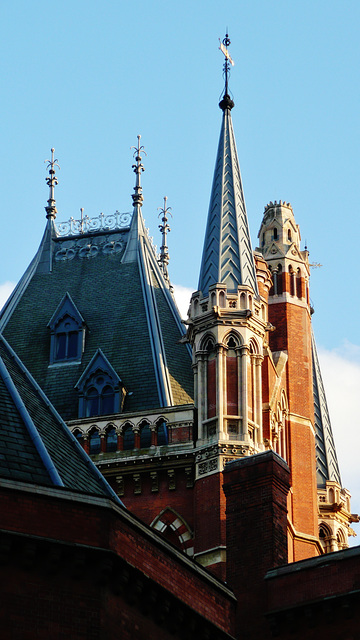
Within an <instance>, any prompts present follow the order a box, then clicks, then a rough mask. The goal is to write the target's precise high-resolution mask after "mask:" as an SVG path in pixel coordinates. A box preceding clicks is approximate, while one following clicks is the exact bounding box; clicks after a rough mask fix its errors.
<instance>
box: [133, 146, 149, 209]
mask: <svg viewBox="0 0 360 640" xmlns="http://www.w3.org/2000/svg"><path fill="white" fill-rule="evenodd" d="M137 139H138V143H137V147H131V149H135V151H134V158H135V160H136V164H133V165H132V168H133V169H134V173H136V181H135V187H134V191H135V193H134V194H132V196H131V197H132V199H133V203H134V206H136V205H139V206H140V207H141V205H142V203H143V200H144V198H143V195H142V187H141V180H140V177H141V174H142V173H143V171H145V168H144V165H143V164H142V162H141V160H142V157H141V154H143V155H145V156H146V155H147V154H146V151H145V150H144V147H143V146H140V139H141V136H140V135H138V136H137Z"/></svg>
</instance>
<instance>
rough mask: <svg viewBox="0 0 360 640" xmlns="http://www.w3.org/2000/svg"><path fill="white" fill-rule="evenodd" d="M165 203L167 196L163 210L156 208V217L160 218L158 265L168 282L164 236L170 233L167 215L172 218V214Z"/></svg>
mask: <svg viewBox="0 0 360 640" xmlns="http://www.w3.org/2000/svg"><path fill="white" fill-rule="evenodd" d="M166 203H167V196H165V197H164V207H163V208H161V207H158V210H159V211H160V213H159V215H158V217H159V218H160V216H162V218H161V222H162V224H159V229H160V231H161V233H162V245H161V247H160V256H159V265H160V268H161V270H162V272H163V274H164V276H165V279H166V280H167V281H169V274H168V270H167V265H168V264H169V260H170V256H169V250H168V247H167V244H166V235H167V233H170V231H171V229H170V227H169V225H168V217H167V214H168V213H169V214H170V215H171V217H172V213H171V207H167V206H166Z"/></svg>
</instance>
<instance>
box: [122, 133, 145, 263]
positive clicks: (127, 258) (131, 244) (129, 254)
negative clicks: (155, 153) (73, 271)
mask: <svg viewBox="0 0 360 640" xmlns="http://www.w3.org/2000/svg"><path fill="white" fill-rule="evenodd" d="M140 139H141V135H138V136H137V140H138V141H137V146H136V147H130V148H131V149H135V151H134V154H133V155H134V158H135V160H136V164H133V165H132V168H133V169H134V173H135V175H136V180H135V187H134V191H135V193H133V194H132V196H131V197H132V200H133V205H134V210H133V215H132V220H131V225H130V230H129V238H128V242H127V245H126V249H125V252H124V255H123V258H122V262H134V261H137V259H138V242H139V237H140V236H144V234H145V227H144V220H143V217H142V213H141V206H142V203H143V201H144V198H143V194H142V186H141V174H142V173H143V171H145V168H144V165H143V164H142V162H141V161H142V155H145V156H146V155H147V154H146V151H145V150H144V147H143V146H142V145H140Z"/></svg>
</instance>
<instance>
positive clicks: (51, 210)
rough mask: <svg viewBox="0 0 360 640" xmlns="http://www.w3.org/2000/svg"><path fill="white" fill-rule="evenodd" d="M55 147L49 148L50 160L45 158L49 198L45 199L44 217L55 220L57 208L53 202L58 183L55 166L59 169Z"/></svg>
mask: <svg viewBox="0 0 360 640" xmlns="http://www.w3.org/2000/svg"><path fill="white" fill-rule="evenodd" d="M54 153H55V149H54V148H52V149H51V160H45V162H47V163H48V164H47V167H46V168H47V169H49V176H48V177H47V178H45V180H46V184H47V185H48V187H49V199H48V201H47V203H48V204H47V207H45V211H46V217H47V218H53V219H54V220H55V218H56V214H57V210H56V202H55V187H56V185H57V184H58V179H57V177H56V175H55V167H58V169H60V165H59V164H58V159H57V158H54Z"/></svg>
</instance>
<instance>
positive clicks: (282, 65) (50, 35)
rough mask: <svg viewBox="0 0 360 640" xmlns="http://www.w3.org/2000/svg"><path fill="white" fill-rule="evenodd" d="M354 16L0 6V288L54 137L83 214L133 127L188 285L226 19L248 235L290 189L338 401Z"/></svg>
mask: <svg viewBox="0 0 360 640" xmlns="http://www.w3.org/2000/svg"><path fill="white" fill-rule="evenodd" d="M359 22H360V3H358V2H357V1H353V0H347V2H346V3H340V2H337V1H334V0H327V1H326V2H325V1H322V0H312V1H311V2H310V1H302V2H296V1H295V2H289V1H288V0H286V1H277V0H272V1H270V0H269V1H265V0H262V1H261V0H252V1H251V2H250V1H247V2H246V1H244V2H239V1H238V0H237V1H234V0H228V1H227V2H226V3H220V2H218V1H216V2H214V1H212V0H208V1H206V2H205V0H198V1H196V0H192V2H189V1H188V0H185V1H183V2H181V3H178V2H176V3H175V2H172V1H171V0H168V1H167V2H160V1H159V0H152V1H151V2H149V1H147V2H146V1H144V0H138V2H136V3H130V2H124V1H121V0H117V1H116V2H115V1H107V0H105V1H103V2H98V1H91V0H88V1H87V2H84V1H83V0H75V1H74V0H73V1H72V2H69V1H67V0H63V2H61V3H48V2H41V1H36V0H34V1H33V2H32V3H28V2H25V1H19V0H18V1H17V0H14V1H13V2H12V3H11V4H10V3H2V6H1V8H0V35H1V38H0V49H1V50H0V73H1V85H0V98H1V106H2V110H1V111H2V114H1V121H0V134H1V136H0V140H1V159H2V161H1V170H0V210H1V215H2V243H1V252H0V284H1V283H4V282H6V281H9V282H10V283H11V282H16V281H17V280H18V279H19V278H20V276H21V275H22V273H23V271H24V270H25V268H26V266H27V264H28V263H29V261H30V259H31V258H32V256H33V255H34V253H35V251H36V248H37V246H38V244H39V242H40V238H41V235H42V232H43V229H44V225H45V212H44V206H45V205H46V200H47V197H48V190H47V186H46V183H45V176H46V173H45V165H44V160H45V159H46V158H48V157H49V154H50V148H51V147H52V146H54V147H55V149H56V157H57V158H58V159H59V164H60V166H61V170H60V172H59V176H58V177H59V186H58V187H57V189H56V199H57V208H58V212H59V213H58V220H59V221H61V220H67V219H68V218H69V217H70V216H73V217H75V218H76V217H78V216H79V210H80V207H84V209H85V213H86V214H87V215H89V216H96V215H98V214H99V213H100V212H104V213H112V212H113V211H115V210H116V209H118V210H119V211H128V210H131V193H132V189H133V184H134V174H133V173H132V170H131V164H132V155H131V151H130V147H131V146H132V145H134V144H136V136H137V134H138V133H140V134H141V135H142V143H143V144H144V146H145V149H146V152H147V154H148V155H147V157H146V158H145V160H144V164H145V168H146V172H145V173H144V175H143V187H144V200H145V201H144V207H143V212H144V216H145V219H146V223H147V226H148V227H149V228H150V231H151V235H153V236H154V240H155V242H156V243H157V244H158V246H159V245H160V234H159V232H158V228H157V225H158V223H159V221H158V219H157V215H158V211H157V208H158V207H161V206H162V204H163V197H164V195H167V196H168V205H169V206H170V207H172V213H173V216H174V217H173V219H172V220H171V228H172V231H171V233H170V236H169V251H170V257H171V261H170V266H169V270H170V275H171V279H172V281H173V282H174V283H175V284H178V285H182V286H183V287H186V288H189V289H191V290H192V289H196V288H197V278H198V272H199V265H200V259H201V250H202V242H203V236H204V230H205V222H206V216H207V208H208V202H209V197H210V189H211V180H212V173H213V169H214V161H215V154H216V148H217V142H218V135H219V130H220V122H221V112H220V110H219V108H218V101H219V97H220V94H221V91H222V87H223V79H222V54H221V53H220V52H219V50H218V38H219V37H221V38H222V37H223V36H224V33H225V30H226V27H228V29H229V34H230V38H231V41H232V44H231V47H230V51H231V55H232V57H233V59H234V60H235V67H234V68H233V69H232V73H231V79H230V89H231V91H232V94H233V98H234V101H235V108H234V110H233V112H232V114H233V123H234V129H235V135H236V138H237V145H238V153H239V159H240V165H241V171H242V177H243V185H244V190H245V198H246V202H247V210H248V216H249V223H250V228H251V232H252V239H253V245H254V246H256V236H257V232H258V229H259V226H260V222H261V216H262V212H263V210H264V206H265V205H266V204H267V203H268V202H269V201H270V200H275V199H276V200H279V199H282V200H286V201H290V202H291V203H292V205H293V208H294V214H295V218H296V221H297V223H298V224H299V225H300V228H301V234H302V239H303V244H304V243H305V240H306V242H307V246H308V248H309V250H310V260H311V261H313V262H316V263H321V264H322V265H323V266H322V267H321V268H318V269H314V270H313V272H312V279H311V298H312V301H313V304H314V307H315V315H314V329H315V334H316V338H317V342H318V345H319V347H320V350H321V351H322V352H323V353H324V354H325V355H328V356H329V357H330V358H331V357H332V358H333V359H332V360H330V361H326V367H325V368H326V371H324V367H323V375H324V379H325V382H326V383H327V381H326V378H327V377H328V378H329V380H330V375H329V374H330V373H332V374H333V373H334V372H335V383H334V384H335V392H336V393H335V395H334V394H333V391H332V388H331V384H332V382H331V381H330V382H329V385H330V393H331V395H332V396H333V395H334V397H335V399H336V407H338V406H340V405H341V398H342V397H345V396H346V393H347V392H348V391H349V390H348V389H347V390H344V391H342V390H340V391H339V388H338V389H336V385H338V384H339V383H338V381H337V380H336V379H337V378H338V379H339V377H340V375H338V376H337V375H336V372H339V373H340V368H341V364H340V363H341V362H342V363H344V366H345V368H346V367H347V365H348V364H349V363H350V364H351V365H352V366H353V367H354V369H352V371H353V373H352V374H348V376H345V378H347V379H348V381H349V382H351V384H354V380H359V381H360V346H359V336H358V318H359V284H358V278H357V268H358V265H357V262H358V258H357V250H356V246H357V239H358V238H357V236H358V216H359V213H358V207H359V205H358V173H359V146H360V144H359V143H360V127H359V82H358V69H359V66H360V65H359V63H360V60H359V58H360V44H359V37H358V28H359ZM324 362H325V360H324ZM346 370H347V369H346ZM356 376H358V377H356ZM350 379H351V380H350ZM344 384H346V382H345V383H344ZM357 388H358V387H357ZM328 395H330V394H329V389H328ZM349 397H350V398H351V401H353V402H357V405H351V406H350V407H349V406H348V405H347V409H350V410H351V414H350V418H349V421H350V422H351V424H350V425H348V424H346V425H344V424H343V419H344V413H342V414H341V413H340V417H339V419H336V422H337V420H339V422H341V423H342V424H339V425H338V424H336V425H335V424H334V430H335V431H336V433H335V437H336V439H337V442H338V441H339V439H341V440H342V441H343V442H346V447H344V449H345V450H344V453H342V454H341V456H344V458H345V459H341V460H340V462H341V463H342V467H345V469H347V470H348V469H349V468H350V467H352V465H353V467H354V469H355V467H356V469H357V460H355V459H354V460H353V462H352V464H350V462H349V457H347V456H349V455H351V453H350V452H349V449H350V450H354V449H355V445H356V446H357V445H358V444H360V443H359V442H358V440H356V438H358V436H357V433H358V432H359V430H360V425H359V418H358V416H359V414H360V411H359V410H358V404H359V401H358V400H356V398H354V397H353V394H352V393H351V392H349ZM339 403H340V404H339ZM336 407H335V413H336V410H337V409H336ZM332 411H333V410H332ZM339 411H340V412H341V408H340V409H339ZM356 412H357V413H356ZM341 416H342V417H341ZM337 433H338V434H339V435H337ZM354 474H355V471H354ZM343 476H344V473H343ZM346 479H347V478H346ZM355 480H356V483H357V482H358V476H355V475H353V476H350V477H349V482H347V483H346V484H347V485H350V481H351V482H352V483H354V482H355ZM349 488H350V490H352V491H353V493H354V494H355V487H354V486H349ZM358 509H359V510H360V498H359V504H358Z"/></svg>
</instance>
